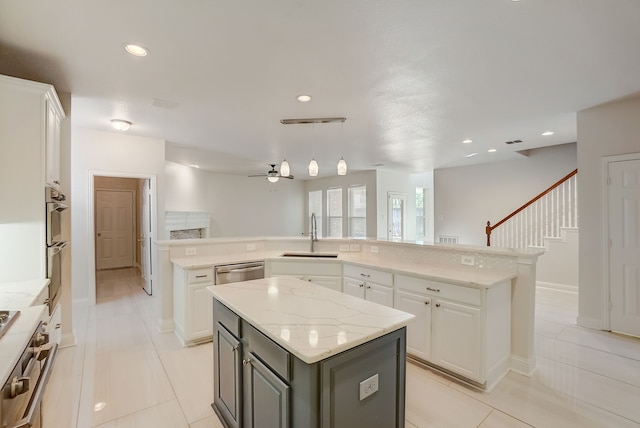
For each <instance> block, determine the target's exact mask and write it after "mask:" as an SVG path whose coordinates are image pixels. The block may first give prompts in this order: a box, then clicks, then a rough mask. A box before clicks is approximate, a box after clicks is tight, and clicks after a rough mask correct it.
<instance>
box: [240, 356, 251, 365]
mask: <svg viewBox="0 0 640 428" xmlns="http://www.w3.org/2000/svg"><path fill="white" fill-rule="evenodd" d="M247 364H251V358H247V359H246V360H242V365H243V366H246V365H247Z"/></svg>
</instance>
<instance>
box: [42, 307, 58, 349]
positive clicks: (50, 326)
mask: <svg viewBox="0 0 640 428" xmlns="http://www.w3.org/2000/svg"><path fill="white" fill-rule="evenodd" d="M61 326H62V305H57V306H56V308H55V309H54V311H53V313H52V314H51V316H50V317H49V321H47V325H46V327H45V329H44V330H45V333H47V334H48V335H49V342H50V343H57V344H58V345H60V342H61V341H62V329H61Z"/></svg>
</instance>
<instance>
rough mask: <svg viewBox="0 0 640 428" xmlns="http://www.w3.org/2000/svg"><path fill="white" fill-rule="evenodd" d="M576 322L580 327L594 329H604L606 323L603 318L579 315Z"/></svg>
mask: <svg viewBox="0 0 640 428" xmlns="http://www.w3.org/2000/svg"><path fill="white" fill-rule="evenodd" d="M576 324H578V325H579V326H580V327H586V328H591V329H593V330H604V324H603V322H602V320H601V319H598V318H590V317H583V316H578V318H576Z"/></svg>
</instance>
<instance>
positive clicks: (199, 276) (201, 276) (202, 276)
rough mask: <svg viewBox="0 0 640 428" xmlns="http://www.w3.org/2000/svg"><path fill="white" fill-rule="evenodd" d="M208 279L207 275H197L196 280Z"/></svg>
mask: <svg viewBox="0 0 640 428" xmlns="http://www.w3.org/2000/svg"><path fill="white" fill-rule="evenodd" d="M206 277H207V275H206V274H205V275H196V278H206Z"/></svg>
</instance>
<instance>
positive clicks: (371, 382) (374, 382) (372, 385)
mask: <svg viewBox="0 0 640 428" xmlns="http://www.w3.org/2000/svg"><path fill="white" fill-rule="evenodd" d="M377 391H378V373H376V374H374V375H373V376H371V377H370V378H368V379H365V380H363V381H362V382H360V401H362V400H364V399H365V398H367V397H369V396H370V395H372V394H374V393H375V392H377Z"/></svg>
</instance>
